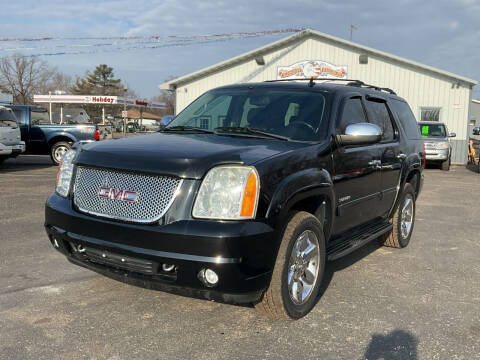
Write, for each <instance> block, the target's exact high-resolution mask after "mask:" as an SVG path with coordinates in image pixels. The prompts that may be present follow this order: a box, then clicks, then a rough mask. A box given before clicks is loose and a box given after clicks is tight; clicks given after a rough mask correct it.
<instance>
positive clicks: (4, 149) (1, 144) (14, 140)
mask: <svg viewBox="0 0 480 360" xmlns="http://www.w3.org/2000/svg"><path fill="white" fill-rule="evenodd" d="M24 151H25V143H24V142H23V141H22V140H21V136H20V128H19V127H18V123H17V119H16V118H15V115H14V114H13V111H12V110H11V109H9V108H7V107H5V106H1V105H0V164H1V163H3V162H4V161H5V160H7V159H8V158H10V157H17V156H18V155H19V154H21V153H22V152H24Z"/></svg>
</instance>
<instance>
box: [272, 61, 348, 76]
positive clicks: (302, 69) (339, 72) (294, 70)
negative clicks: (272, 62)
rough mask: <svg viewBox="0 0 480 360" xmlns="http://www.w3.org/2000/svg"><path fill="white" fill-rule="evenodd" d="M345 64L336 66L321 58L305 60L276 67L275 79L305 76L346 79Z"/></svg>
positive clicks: (346, 70) (346, 68) (346, 69)
mask: <svg viewBox="0 0 480 360" xmlns="http://www.w3.org/2000/svg"><path fill="white" fill-rule="evenodd" d="M347 75H348V67H347V66H344V65H342V66H337V65H333V64H330V63H328V62H326V61H323V60H305V61H300V62H297V63H295V64H292V65H289V66H279V67H278V68H277V79H294V78H305V79H311V78H312V77H313V78H314V79H316V78H332V79H346V78H347Z"/></svg>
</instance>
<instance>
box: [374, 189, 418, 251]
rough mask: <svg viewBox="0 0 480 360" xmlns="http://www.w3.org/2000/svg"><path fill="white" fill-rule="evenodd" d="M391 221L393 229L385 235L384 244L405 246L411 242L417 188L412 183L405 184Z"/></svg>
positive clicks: (397, 246)
mask: <svg viewBox="0 0 480 360" xmlns="http://www.w3.org/2000/svg"><path fill="white" fill-rule="evenodd" d="M390 223H391V224H392V225H393V229H392V231H391V232H390V233H387V234H386V235H383V238H382V240H383V245H385V246H389V247H394V248H399V249H400V248H404V247H405V246H407V245H408V243H409V242H410V238H411V237H412V232H413V226H414V224H415V190H414V189H413V186H412V185H411V184H410V183H406V184H405V186H404V188H403V192H402V196H401V198H400V203H399V205H398V208H397V210H396V211H395V214H394V215H393V218H392V219H391V220H390Z"/></svg>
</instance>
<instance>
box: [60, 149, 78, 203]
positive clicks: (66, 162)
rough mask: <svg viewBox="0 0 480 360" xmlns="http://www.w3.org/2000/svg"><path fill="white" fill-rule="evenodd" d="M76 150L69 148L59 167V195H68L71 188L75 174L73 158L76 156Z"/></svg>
mask: <svg viewBox="0 0 480 360" xmlns="http://www.w3.org/2000/svg"><path fill="white" fill-rule="evenodd" d="M75 154H76V151H75V150H71V149H70V150H68V151H67V152H66V153H65V155H64V157H63V159H62V162H61V163H60V166H59V167H58V173H57V187H56V189H55V190H56V191H57V193H58V195H60V196H63V197H67V195H68V191H69V190H70V182H71V181H72V174H73V158H74V157H75Z"/></svg>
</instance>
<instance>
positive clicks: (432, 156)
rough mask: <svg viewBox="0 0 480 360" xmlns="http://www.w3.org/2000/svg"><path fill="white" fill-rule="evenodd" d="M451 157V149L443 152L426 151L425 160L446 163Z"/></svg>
mask: <svg viewBox="0 0 480 360" xmlns="http://www.w3.org/2000/svg"><path fill="white" fill-rule="evenodd" d="M449 156H450V150H449V149H442V150H429V149H427V150H426V151H425V158H426V159H427V161H445V160H447V159H448V158H449Z"/></svg>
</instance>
